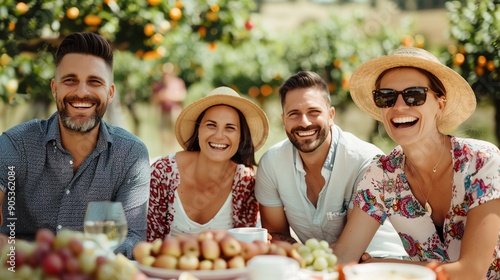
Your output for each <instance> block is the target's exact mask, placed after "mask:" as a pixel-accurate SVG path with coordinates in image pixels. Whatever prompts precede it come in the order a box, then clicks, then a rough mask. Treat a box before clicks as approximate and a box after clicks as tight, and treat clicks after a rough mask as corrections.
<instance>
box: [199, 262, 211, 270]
mask: <svg viewBox="0 0 500 280" xmlns="http://www.w3.org/2000/svg"><path fill="white" fill-rule="evenodd" d="M213 268H214V263H213V262H212V261H211V260H202V261H201V262H200V264H199V266H198V269H199V270H212V269H213Z"/></svg>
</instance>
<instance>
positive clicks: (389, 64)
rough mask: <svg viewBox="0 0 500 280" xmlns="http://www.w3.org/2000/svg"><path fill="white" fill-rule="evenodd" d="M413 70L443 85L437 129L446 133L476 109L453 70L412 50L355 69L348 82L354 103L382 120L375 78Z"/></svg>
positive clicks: (468, 90) (464, 83) (465, 85)
mask: <svg viewBox="0 0 500 280" xmlns="http://www.w3.org/2000/svg"><path fill="white" fill-rule="evenodd" d="M396 67H413V68H419V69H423V70H426V71H428V72H430V73H432V74H433V75H434V76H436V78H438V79H439V80H440V81H441V83H442V84H443V86H444V88H445V90H446V93H445V96H446V104H445V107H444V110H443V112H442V114H440V116H439V117H438V119H437V127H438V130H439V131H440V132H442V133H447V132H450V131H452V130H453V129H455V128H456V127H457V126H458V125H460V124H461V123H463V122H464V121H465V120H467V119H468V118H469V117H470V116H471V115H472V113H473V112H474V110H475V109H476V97H475V95H474V91H473V90H472V88H471V86H470V85H469V83H467V81H466V80H465V79H464V78H462V76H460V75H459V74H458V73H457V72H455V71H454V70H453V69H451V68H449V67H447V66H445V65H443V64H442V63H441V62H440V61H439V60H438V59H437V58H436V57H435V56H434V55H432V54H431V53H430V52H428V51H426V50H424V49H421V48H414V47H404V48H399V49H397V50H395V51H394V52H392V53H391V54H389V55H386V56H382V57H378V58H374V59H371V60H369V61H367V62H365V63H363V64H362V65H361V66H359V67H358V68H357V69H356V70H355V71H354V73H353V74H352V76H351V79H350V81H349V84H350V94H351V96H352V99H353V100H354V103H356V105H357V106H358V107H359V108H360V109H361V110H363V111H365V112H366V113H368V114H369V115H370V116H372V117H373V118H374V119H376V120H378V121H382V115H381V113H380V108H378V107H377V106H376V105H375V102H374V100H373V94H372V92H373V90H375V89H376V88H375V82H376V80H377V78H378V77H379V76H380V74H382V72H384V71H385V70H388V69H392V68H396Z"/></svg>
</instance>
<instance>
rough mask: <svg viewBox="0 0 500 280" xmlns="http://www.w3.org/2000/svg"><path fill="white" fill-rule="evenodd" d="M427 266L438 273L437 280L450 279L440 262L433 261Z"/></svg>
mask: <svg viewBox="0 0 500 280" xmlns="http://www.w3.org/2000/svg"><path fill="white" fill-rule="evenodd" d="M426 267H428V268H430V269H432V270H433V271H434V272H435V273H436V280H450V277H448V274H447V273H446V270H445V269H444V267H443V266H441V264H440V263H438V262H436V261H433V262H430V263H428V264H427V265H426Z"/></svg>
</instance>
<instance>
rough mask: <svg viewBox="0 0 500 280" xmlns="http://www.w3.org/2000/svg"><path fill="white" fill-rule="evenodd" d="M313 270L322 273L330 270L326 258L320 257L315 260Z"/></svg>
mask: <svg viewBox="0 0 500 280" xmlns="http://www.w3.org/2000/svg"><path fill="white" fill-rule="evenodd" d="M313 268H314V270H316V271H322V270H325V269H327V268H328V261H327V260H326V258H325V257H318V258H316V259H315V260H314V263H313Z"/></svg>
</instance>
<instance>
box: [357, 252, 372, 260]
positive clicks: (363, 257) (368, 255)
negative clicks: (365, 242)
mask: <svg viewBox="0 0 500 280" xmlns="http://www.w3.org/2000/svg"><path fill="white" fill-rule="evenodd" d="M371 260H372V256H371V255H370V254H368V253H367V252H364V253H363V255H361V258H359V263H368V262H370V261H371Z"/></svg>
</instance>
